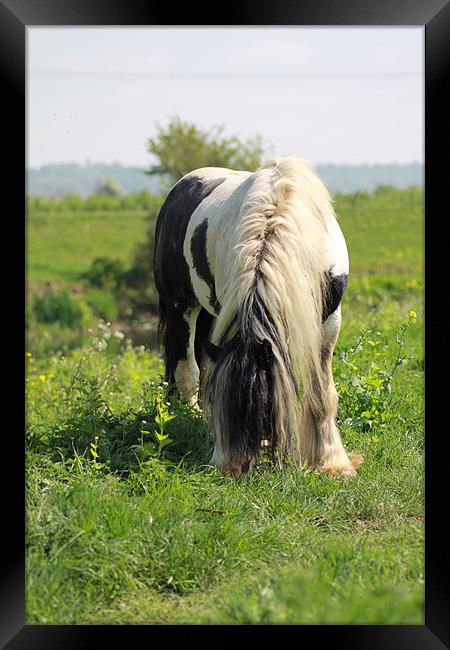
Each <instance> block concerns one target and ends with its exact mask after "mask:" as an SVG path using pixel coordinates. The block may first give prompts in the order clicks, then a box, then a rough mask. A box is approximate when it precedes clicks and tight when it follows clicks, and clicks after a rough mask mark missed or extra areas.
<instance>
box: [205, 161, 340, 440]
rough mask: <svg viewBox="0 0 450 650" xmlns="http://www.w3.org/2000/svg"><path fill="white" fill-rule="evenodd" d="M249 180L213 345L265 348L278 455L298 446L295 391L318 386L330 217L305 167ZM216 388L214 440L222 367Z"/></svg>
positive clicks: (323, 192)
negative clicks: (245, 341)
mask: <svg viewBox="0 0 450 650" xmlns="http://www.w3.org/2000/svg"><path fill="white" fill-rule="evenodd" d="M255 175H256V176H257V178H255V182H254V184H253V186H252V190H251V192H250V193H249V195H248V196H247V198H246V200H245V202H244V203H243V205H242V208H241V213H240V225H239V230H238V244H237V246H236V251H235V252H236V256H235V262H234V266H233V268H232V269H231V272H230V281H229V283H228V288H227V292H226V294H225V299H224V300H223V301H222V309H221V312H220V314H219V315H218V317H217V320H216V322H215V325H214V329H213V333H212V341H213V342H214V343H216V344H220V345H223V343H224V342H226V341H228V340H230V339H231V338H232V337H233V336H234V335H235V334H236V332H238V331H241V332H243V333H244V334H245V332H251V333H252V334H253V335H254V337H255V338H256V339H257V340H258V341H260V342H262V341H264V340H268V341H269V342H270V344H271V347H272V351H273V354H274V358H275V367H276V372H275V380H274V400H275V404H274V409H275V412H276V416H277V417H276V421H277V425H278V431H277V445H278V448H279V450H280V452H281V453H283V452H284V451H286V448H287V446H288V445H289V443H290V441H291V440H292V439H297V436H294V437H293V434H294V432H296V431H298V427H299V415H300V413H299V397H300V391H301V392H303V393H305V392H307V391H308V387H309V386H310V385H311V382H320V381H321V379H320V377H321V376H322V373H321V372H320V370H321V357H320V350H321V337H322V327H321V316H322V308H323V300H324V296H323V290H324V289H323V274H324V268H323V264H324V257H325V255H324V252H325V232H326V224H327V221H329V220H334V219H335V216H334V212H333V208H332V203H331V197H330V195H329V193H328V191H327V189H326V188H325V186H324V185H323V183H322V182H321V180H320V179H319V177H318V176H317V174H316V173H315V171H314V170H313V169H312V168H311V167H310V166H309V164H308V163H306V162H304V161H302V160H298V159H296V158H274V159H271V160H269V161H268V162H267V163H266V164H265V165H264V166H263V167H262V168H261V169H259V170H258V171H257V172H255ZM256 303H257V304H258V305H261V304H262V305H263V306H264V309H265V312H266V313H267V314H268V315H269V320H270V326H268V325H267V319H266V320H264V319H261V318H258V317H256V316H255V304H256ZM275 332H276V333H277V336H274V333H275ZM215 383H216V386H215V389H214V392H215V395H216V415H215V418H216V419H217V423H216V424H217V426H216V427H214V428H215V429H216V431H218V432H220V429H221V420H222V418H223V417H224V415H225V414H221V412H220V408H218V407H217V403H218V402H220V395H224V394H225V392H226V389H227V366H226V364H225V365H224V366H223V368H222V369H221V372H220V373H219V375H218V376H216V381H215ZM316 393H317V391H312V394H316ZM213 424H214V423H213ZM291 451H292V449H291ZM294 451H296V452H298V449H296V450H294Z"/></svg>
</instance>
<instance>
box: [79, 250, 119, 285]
mask: <svg viewBox="0 0 450 650" xmlns="http://www.w3.org/2000/svg"><path fill="white" fill-rule="evenodd" d="M122 274H123V264H122V262H121V261H120V260H116V259H113V258H112V257H96V258H95V260H94V261H93V262H92V264H91V266H90V268H89V269H88V270H87V271H86V272H85V273H83V274H82V276H81V277H82V278H83V279H85V280H87V282H88V283H89V284H90V285H91V286H93V287H101V288H108V289H112V288H116V287H118V286H119V284H120V282H121V277H122Z"/></svg>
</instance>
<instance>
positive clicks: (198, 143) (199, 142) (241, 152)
mask: <svg viewBox="0 0 450 650" xmlns="http://www.w3.org/2000/svg"><path fill="white" fill-rule="evenodd" d="M156 128H157V130H156V135H155V136H154V137H153V138H149V140H148V151H149V153H150V154H153V155H154V156H156V157H157V158H158V159H159V164H156V165H153V166H152V167H151V168H150V170H149V171H148V172H147V173H148V174H150V175H151V174H160V175H163V176H166V177H167V178H168V180H169V181H171V182H176V181H177V180H179V179H180V178H181V177H182V176H184V175H185V174H187V173H188V172H190V171H192V170H193V169H197V168H198V167H229V168H231V169H243V170H248V171H254V170H255V169H257V168H258V167H259V166H260V165H261V160H262V156H263V154H264V152H265V149H266V147H265V146H264V145H263V141H262V138H261V136H260V135H256V136H254V137H253V138H248V139H247V140H245V141H242V140H240V139H239V138H238V137H237V136H230V137H225V136H224V135H223V132H224V128H225V127H224V126H223V125H222V126H213V127H212V128H211V129H210V130H209V131H207V130H202V129H200V128H199V127H197V126H196V125H195V124H193V123H190V122H187V121H183V120H181V119H180V118H179V117H178V116H176V117H173V118H171V119H170V121H169V124H168V125H167V127H166V128H163V127H162V126H161V125H160V124H157V127H156Z"/></svg>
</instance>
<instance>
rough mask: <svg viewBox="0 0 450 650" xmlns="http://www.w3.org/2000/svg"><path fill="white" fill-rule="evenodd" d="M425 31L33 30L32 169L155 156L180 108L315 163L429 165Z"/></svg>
mask: <svg viewBox="0 0 450 650" xmlns="http://www.w3.org/2000/svg"><path fill="white" fill-rule="evenodd" d="M423 34H424V30H423V28H422V27H408V28H394V27H389V28H380V27H371V28H359V27H352V28H332V27H323V28H310V27H305V28H297V27H284V28H280V27H266V28H256V27H250V28H244V27H238V28H217V27H207V28H188V27H179V28H173V27H170V28H169V27H168V28H160V27H148V28H142V27H139V28H138V27H129V28H126V27H121V28H110V27H108V28H85V27H79V28H73V27H70V28H59V27H52V28H44V27H28V28H27V60H28V64H27V71H28V78H27V142H28V146H27V162H28V166H30V167H35V166H39V165H42V164H45V163H50V162H51V163H58V162H69V161H75V162H80V163H83V162H85V161H86V160H87V159H89V160H91V162H114V161H117V162H121V163H123V164H130V165H138V166H147V165H148V164H149V163H150V157H149V155H148V154H147V152H146V140H147V138H148V137H149V136H151V135H152V134H153V133H154V131H155V122H160V123H161V124H163V125H164V124H166V123H167V121H168V119H169V117H170V116H173V115H176V114H177V115H179V116H180V117H181V118H183V119H186V120H189V121H193V122H195V123H196V124H198V125H199V126H201V127H205V128H208V127H211V126H213V125H215V124H225V127H226V130H225V132H226V134H229V135H234V134H236V135H239V136H240V137H242V138H247V137H250V136H253V135H255V134H257V133H259V134H261V135H262V136H263V138H264V139H265V141H266V142H267V143H268V144H271V145H272V147H273V148H272V152H273V154H275V155H294V156H298V157H300V158H305V159H307V160H310V161H311V162H313V163H335V164H339V163H390V162H400V163H401V162H413V161H419V162H423V116H424V111H423ZM151 162H154V161H151Z"/></svg>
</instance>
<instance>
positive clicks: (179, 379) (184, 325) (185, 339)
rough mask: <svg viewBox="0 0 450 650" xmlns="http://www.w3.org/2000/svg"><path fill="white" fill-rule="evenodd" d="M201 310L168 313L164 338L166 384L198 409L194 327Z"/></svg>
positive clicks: (198, 307)
mask: <svg viewBox="0 0 450 650" xmlns="http://www.w3.org/2000/svg"><path fill="white" fill-rule="evenodd" d="M199 311H200V306H195V307H193V308H191V309H188V310H186V311H184V312H183V311H180V310H178V309H170V310H168V311H167V322H166V329H165V336H164V352H165V354H164V357H165V366H166V381H167V382H169V384H171V385H173V384H175V383H176V386H177V389H178V391H179V393H180V395H181V396H182V397H184V398H185V399H186V400H187V401H188V402H189V403H190V404H192V405H193V406H196V405H197V399H198V396H197V392H198V380H199V369H198V365H197V363H196V360H195V351H194V340H195V325H196V320H197V316H198V313H199Z"/></svg>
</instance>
